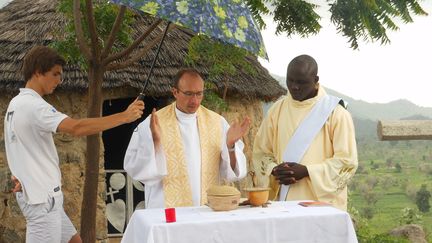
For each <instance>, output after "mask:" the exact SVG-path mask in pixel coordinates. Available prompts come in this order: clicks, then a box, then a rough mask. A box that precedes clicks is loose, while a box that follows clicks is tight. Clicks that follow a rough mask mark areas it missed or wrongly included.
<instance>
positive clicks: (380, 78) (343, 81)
mask: <svg viewBox="0 0 432 243" xmlns="http://www.w3.org/2000/svg"><path fill="white" fill-rule="evenodd" d="M9 1H10V0H0V7H2V6H4V5H5V4H6V3H7V2H9ZM320 1H322V0H320ZM320 1H314V2H320ZM421 5H422V6H423V8H424V9H425V10H426V12H428V13H429V16H427V17H415V18H414V23H410V24H403V23H400V24H399V27H400V30H398V31H392V32H389V33H388V36H389V37H390V40H391V43H390V44H387V45H380V44H379V43H370V42H369V43H366V42H361V43H360V50H353V49H351V48H350V45H349V43H348V39H347V38H345V37H343V36H342V35H341V34H338V33H337V31H336V29H335V27H334V26H333V25H332V24H331V23H330V20H329V18H328V12H327V11H326V9H325V8H324V7H323V8H321V9H319V10H318V12H319V14H320V15H321V17H323V18H322V19H321V21H320V24H321V25H322V29H321V31H320V33H319V34H317V35H314V36H310V37H308V38H300V37H297V36H293V37H291V38H288V37H286V36H283V35H280V36H276V35H275V34H274V33H275V28H276V27H275V24H274V23H272V21H271V18H268V19H267V29H266V30H263V31H262V32H261V33H262V36H263V39H264V44H265V46H266V49H267V54H268V56H269V61H266V60H263V59H260V62H261V64H262V65H263V66H264V67H265V68H267V69H268V70H269V72H270V73H273V74H277V75H279V76H283V77H284V76H285V74H286V67H287V65H288V63H289V61H290V60H291V59H293V58H294V57H296V56H298V55H301V54H308V55H311V56H312V57H314V58H315V59H316V61H317V62H318V67H319V71H318V75H319V76H320V83H321V85H323V86H326V87H328V88H331V89H334V90H336V91H338V92H340V93H343V94H345V95H348V96H350V97H352V98H354V99H358V100H364V101H367V102H377V103H386V102H390V101H393V100H398V99H407V100H409V101H411V102H413V103H415V104H417V105H420V106H424V107H432V78H431V77H432V75H431V73H430V70H432V1H430V0H425V1H423V2H421Z"/></svg>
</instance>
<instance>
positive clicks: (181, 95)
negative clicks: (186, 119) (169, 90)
mask: <svg viewBox="0 0 432 243" xmlns="http://www.w3.org/2000/svg"><path fill="white" fill-rule="evenodd" d="M173 95H174V97H175V99H176V103H177V109H179V110H180V111H182V112H184V113H188V114H193V113H195V112H196V111H197V110H198V108H199V107H200V105H201V101H202V99H203V97H204V80H203V79H202V78H201V77H200V76H199V75H198V74H196V73H185V74H183V76H181V78H180V80H179V82H178V85H177V87H174V88H173Z"/></svg>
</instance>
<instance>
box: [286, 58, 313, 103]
mask: <svg viewBox="0 0 432 243" xmlns="http://www.w3.org/2000/svg"><path fill="white" fill-rule="evenodd" d="M317 74H318V65H317V63H316V61H315V59H313V58H312V57H311V56H309V55H301V56H297V57H295V58H294V59H293V60H292V61H291V62H290V63H289V64H288V68H287V76H286V84H287V87H288V91H289V92H290V94H291V96H292V98H293V99H295V100H298V101H303V100H307V99H310V98H312V97H315V96H316V95H317V93H318V87H319V86H318V80H319V77H318V75H317Z"/></svg>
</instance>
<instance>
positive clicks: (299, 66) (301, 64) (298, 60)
mask: <svg viewBox="0 0 432 243" xmlns="http://www.w3.org/2000/svg"><path fill="white" fill-rule="evenodd" d="M290 70H291V71H296V72H302V73H304V74H307V75H314V76H316V75H317V74H318V64H317V62H316V61H315V59H314V58H313V57H311V56H309V55H300V56H297V57H295V58H294V59H292V60H291V62H290V63H289V64H288V69H287V74H288V73H289V72H290Z"/></svg>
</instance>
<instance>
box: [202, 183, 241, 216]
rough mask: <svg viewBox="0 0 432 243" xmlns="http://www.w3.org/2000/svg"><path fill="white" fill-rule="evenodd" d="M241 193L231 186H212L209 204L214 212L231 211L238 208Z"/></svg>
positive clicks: (208, 197) (208, 199)
mask: <svg viewBox="0 0 432 243" xmlns="http://www.w3.org/2000/svg"><path fill="white" fill-rule="evenodd" d="M239 202H240V192H239V190H237V188H235V187H231V186H211V187H210V188H209V189H208V190H207V204H208V206H209V207H210V208H211V209H213V210H214V211H229V210H233V209H236V208H238V205H239Z"/></svg>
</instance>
